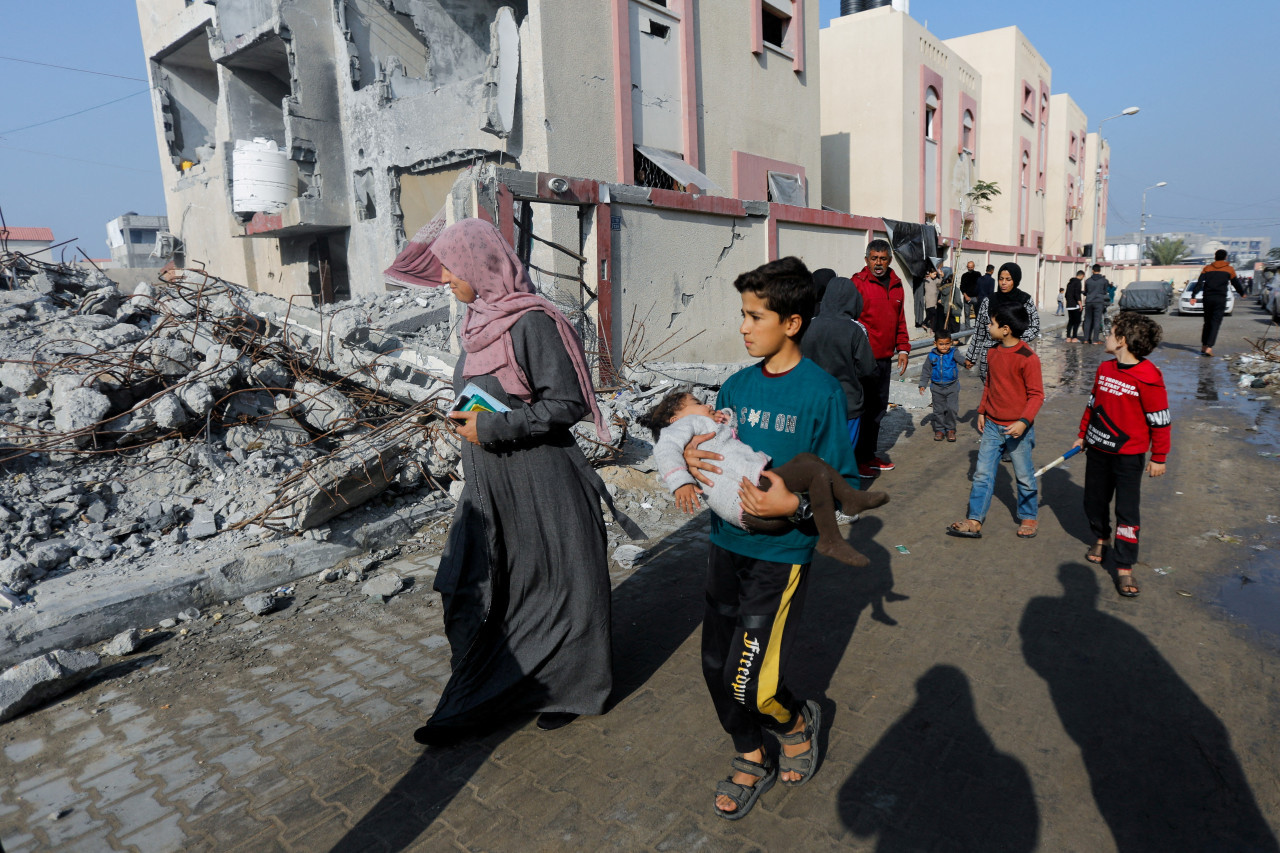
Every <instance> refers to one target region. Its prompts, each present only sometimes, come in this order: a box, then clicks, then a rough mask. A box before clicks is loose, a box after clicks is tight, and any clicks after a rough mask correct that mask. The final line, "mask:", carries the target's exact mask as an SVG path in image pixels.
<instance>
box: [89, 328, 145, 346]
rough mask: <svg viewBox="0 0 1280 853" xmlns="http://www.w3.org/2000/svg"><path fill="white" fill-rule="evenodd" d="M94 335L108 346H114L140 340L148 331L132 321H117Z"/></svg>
mask: <svg viewBox="0 0 1280 853" xmlns="http://www.w3.org/2000/svg"><path fill="white" fill-rule="evenodd" d="M94 336H95V337H97V338H98V340H100V341H102V342H103V343H104V344H106V345H107V346H108V347H112V348H114V347H122V346H124V345H125V344H131V343H134V342H136V341H140V340H142V339H143V338H145V337H146V333H145V332H143V331H142V330H141V329H139V328H138V327H137V326H134V325H132V324H131V323H117V324H115V325H114V326H111V327H110V328H107V329H102V330H100V331H97V332H95V333H94Z"/></svg>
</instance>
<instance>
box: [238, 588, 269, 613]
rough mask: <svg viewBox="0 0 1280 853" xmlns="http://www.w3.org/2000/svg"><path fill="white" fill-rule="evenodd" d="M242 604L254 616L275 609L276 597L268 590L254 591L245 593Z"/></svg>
mask: <svg viewBox="0 0 1280 853" xmlns="http://www.w3.org/2000/svg"><path fill="white" fill-rule="evenodd" d="M243 604H244V609H245V610H248V611H249V612H250V613H252V614H253V615H254V616H262V615H264V614H266V613H270V612H271V611H272V610H275V609H276V597H275V596H274V595H272V594H271V593H269V592H255V593H253V594H252V595H246V596H245V597H244V601H243Z"/></svg>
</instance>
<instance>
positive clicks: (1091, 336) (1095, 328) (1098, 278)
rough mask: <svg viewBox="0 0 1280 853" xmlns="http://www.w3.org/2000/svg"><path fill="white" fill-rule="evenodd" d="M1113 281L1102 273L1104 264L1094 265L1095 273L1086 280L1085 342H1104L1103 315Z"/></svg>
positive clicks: (1105, 311)
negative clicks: (1108, 279)
mask: <svg viewBox="0 0 1280 853" xmlns="http://www.w3.org/2000/svg"><path fill="white" fill-rule="evenodd" d="M1110 287H1111V282H1109V281H1107V280H1106V278H1104V277H1103V275H1102V264H1094V265H1093V275H1091V276H1089V277H1088V278H1087V279H1085V281H1084V342H1085V343H1086V344H1099V343H1102V316H1103V315H1104V314H1106V313H1107V305H1108V304H1109V303H1110V301H1111V300H1110V298H1109V297H1108V289H1109V288H1110Z"/></svg>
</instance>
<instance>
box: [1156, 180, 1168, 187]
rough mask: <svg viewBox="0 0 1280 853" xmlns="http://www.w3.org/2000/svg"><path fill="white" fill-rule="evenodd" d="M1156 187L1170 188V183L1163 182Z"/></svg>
mask: <svg viewBox="0 0 1280 853" xmlns="http://www.w3.org/2000/svg"><path fill="white" fill-rule="evenodd" d="M1156 186H1157V187H1167V186H1169V182H1168V181H1161V182H1160V183H1158V184H1156Z"/></svg>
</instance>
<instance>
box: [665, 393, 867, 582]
mask: <svg viewBox="0 0 1280 853" xmlns="http://www.w3.org/2000/svg"><path fill="white" fill-rule="evenodd" d="M640 424H641V425H642V426H644V427H646V428H647V429H648V430H649V431H650V432H652V433H653V434H654V437H655V439H656V441H655V443H654V446H653V455H654V458H655V459H656V460H657V463H658V470H659V473H660V474H661V475H662V478H663V481H664V482H665V483H666V485H667V488H669V489H670V490H671V491H672V493H673V494H674V495H675V498H676V505H677V506H678V507H679V508H680V509H681V510H683V511H685V512H696V511H697V509H698V497H697V496H698V491H699V489H698V486H697V484H696V481H695V480H694V478H693V475H692V474H690V473H689V471H688V469H687V468H685V464H684V448H685V445H686V444H688V443H689V440H690V439H691V438H693V436H695V435H704V434H706V433H715V437H714V438H711V439H708V440H707V441H706V442H704V443H703V444H702V445H701V449H702V450H710V451H712V452H714V453H719V454H721V455H722V456H724V461H722V462H717V463H716V464H717V465H718V466H719V467H720V469H721V471H722V473H720V474H714V473H711V472H705V473H707V474H708V475H709V477H710V479H711V480H712V485H711V486H708V487H704V488H703V489H702V493H703V495H704V496H705V497H706V499H707V505H708V506H709V507H710V508H711V511H712V512H714V513H715V514H716V515H718V516H720V518H722V519H724V520H725V521H727V522H729V523H730V524H732V525H734V526H735V527H740V528H742V529H744V530H750V531H754V532H770V531H775V530H782V529H787V528H789V527H790V526H791V525H792V524H797V523H801V522H803V521H806V520H808V519H809V518H810V517H812V519H813V523H814V526H816V527H817V529H818V545H817V551H818V553H820V554H824V555H826V556H828V557H832V558H833V559H836V560H839V561H840V562H842V563H848V564H849V565H851V566H865V565H867V563H868V560H867V558H866V556H864V555H863V554H862V553H860V552H859V551H858V550H857V549H855V548H854V547H853V546H852V545H850V544H849V543H848V542H846V541H844V539H843V538H842V537H841V536H840V529H839V527H838V526H837V523H836V501H839V502H840V505H841V508H842V509H843V510H844V512H846V513H848V514H849V515H855V514H857V513H860V512H863V511H865V510H868V509H872V508H874V507H878V506H882V505H884V504H885V503H888V501H889V495H888V494H886V493H885V492H862V491H858V490H857V489H855V488H853V487H852V486H850V485H849V484H848V483H847V482H845V479H844V478H843V477H841V476H840V474H839V472H837V471H836V470H835V469H834V468H832V467H831V466H830V465H828V464H827V463H826V462H823V461H822V460H821V459H820V458H818V457H817V456H815V455H814V454H812V453H801V454H799V455H798V456H796V457H795V458H794V459H792V460H791V461H789V462H787V463H786V464H784V465H779V466H778V467H776V468H770V469H769V470H771V471H772V472H773V473H775V474H777V475H778V476H779V477H781V478H782V482H783V483H784V484H785V485H786V487H787V488H788V489H790V490H791V491H793V492H796V493H803V492H807V493H808V496H809V498H808V502H807V503H808V504H809V505H808V506H807V505H806V501H804V500H803V499H802V500H801V502H800V507H799V509H798V510H797V511H796V515H795V516H793V517H792V518H790V519H785V518H759V517H758V516H754V515H750V514H748V513H744V512H743V511H742V502H741V500H740V498H739V496H738V489H739V487H740V485H741V483H742V480H743V478H746V480H747V481H748V482H751V483H755V484H757V486H758V488H761V489H764V490H766V491H767V490H768V488H769V485H770V483H769V479H768V478H767V477H762V476H761V472H762V471H764V470H765V469H766V468H768V467H769V462H770V459H769V457H768V456H767V455H766V454H764V453H760V452H759V451H756V450H752V449H751V448H750V447H748V446H747V445H746V444H744V443H743V442H741V441H739V440H738V436H737V426H738V424H737V419H736V418H735V417H734V414H733V412H732V411H731V410H729V409H722V410H720V411H715V410H714V409H713V408H712V407H711V406H710V405H709V404H707V403H700V402H698V399H697V398H696V397H694V396H693V395H692V394H690V393H688V392H687V391H673V392H672V393H670V394H668V395H667V396H666V397H664V398H663V399H662V401H661V402H660V403H658V405H656V406H654V407H653V409H652V410H651V411H650V412H649V413H648V414H647V415H645V416H644V417H643V418H641V419H640Z"/></svg>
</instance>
